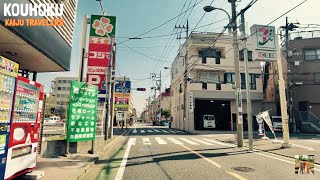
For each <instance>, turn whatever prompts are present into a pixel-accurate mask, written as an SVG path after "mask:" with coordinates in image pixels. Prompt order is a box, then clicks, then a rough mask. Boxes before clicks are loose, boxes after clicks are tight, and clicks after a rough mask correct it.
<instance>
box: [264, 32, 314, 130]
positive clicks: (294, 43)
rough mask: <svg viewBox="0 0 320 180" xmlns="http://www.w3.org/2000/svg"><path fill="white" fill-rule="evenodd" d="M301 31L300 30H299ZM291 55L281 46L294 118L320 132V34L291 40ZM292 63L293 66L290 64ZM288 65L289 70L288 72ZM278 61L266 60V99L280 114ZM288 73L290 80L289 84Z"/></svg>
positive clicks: (299, 124) (305, 127)
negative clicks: (319, 35) (269, 61)
mask: <svg viewBox="0 0 320 180" xmlns="http://www.w3.org/2000/svg"><path fill="white" fill-rule="evenodd" d="M300 35H301V34H300ZM288 45H289V49H288V50H289V52H290V53H289V54H290V55H289V58H288V60H286V59H285V56H284V53H285V46H284V47H283V48H282V50H283V51H282V52H283V53H282V64H283V72H284V79H285V82H286V86H287V88H286V90H287V93H289V92H290V91H289V88H291V91H292V95H293V96H292V100H293V111H292V115H293V117H294V119H293V120H292V122H289V125H290V127H291V128H290V129H291V131H292V130H293V126H294V122H295V124H296V127H297V130H300V131H302V132H320V94H319V92H320V71H319V69H320V38H319V37H314V38H303V37H296V38H294V39H291V40H290V41H289V44H288ZM289 66H290V67H289ZM288 69H290V71H289V72H288ZM277 72H278V67H277V63H266V64H265V68H264V86H263V87H264V91H265V93H264V101H265V102H266V104H267V106H269V107H270V108H272V106H273V109H276V112H274V113H275V114H277V115H280V114H281V112H280V105H279V89H278V74H277ZM288 77H289V78H291V82H292V83H291V84H290V85H289V84H288Z"/></svg>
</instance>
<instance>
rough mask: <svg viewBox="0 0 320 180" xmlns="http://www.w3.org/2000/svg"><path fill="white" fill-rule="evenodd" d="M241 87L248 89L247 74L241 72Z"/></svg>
mask: <svg viewBox="0 0 320 180" xmlns="http://www.w3.org/2000/svg"><path fill="white" fill-rule="evenodd" d="M240 75H241V89H246V75H245V74H244V73H241V74H240Z"/></svg>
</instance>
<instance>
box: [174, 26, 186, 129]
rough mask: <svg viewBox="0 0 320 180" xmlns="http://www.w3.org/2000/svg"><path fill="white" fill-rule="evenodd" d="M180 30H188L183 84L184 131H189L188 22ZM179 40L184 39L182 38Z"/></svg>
mask: <svg viewBox="0 0 320 180" xmlns="http://www.w3.org/2000/svg"><path fill="white" fill-rule="evenodd" d="M175 28H178V29H186V37H185V39H186V55H185V56H184V78H183V82H184V89H183V129H184V130H187V129H188V130H189V124H188V123H189V120H187V107H188V106H187V104H188V103H187V88H188V81H187V76H188V59H189V56H188V50H189V46H188V42H187V41H188V37H189V22H188V20H187V26H186V27H185V26H182V27H180V26H179V27H176V26H175ZM178 39H182V38H181V36H180V38H178Z"/></svg>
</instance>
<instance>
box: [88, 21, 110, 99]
mask: <svg viewBox="0 0 320 180" xmlns="http://www.w3.org/2000/svg"><path fill="white" fill-rule="evenodd" d="M115 27H116V17H114V16H99V15H92V16H91V23H90V37H89V50H88V69H87V82H89V83H90V84H93V85H96V86H98V90H99V94H106V93H107V92H106V84H107V78H106V75H107V72H108V71H107V70H108V66H109V63H110V59H111V55H110V52H111V47H112V43H114V36H115ZM103 97H105V96H103Z"/></svg>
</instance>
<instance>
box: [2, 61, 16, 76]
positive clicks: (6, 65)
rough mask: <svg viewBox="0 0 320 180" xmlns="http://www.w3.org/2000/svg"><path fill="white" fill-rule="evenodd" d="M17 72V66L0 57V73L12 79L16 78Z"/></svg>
mask: <svg viewBox="0 0 320 180" xmlns="http://www.w3.org/2000/svg"><path fill="white" fill-rule="evenodd" d="M18 71H19V64H17V63H15V62H13V61H10V60H9V59H7V58H5V57H3V56H0V73H1V74H5V75H8V76H12V77H15V78H16V77H17V76H18Z"/></svg>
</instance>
